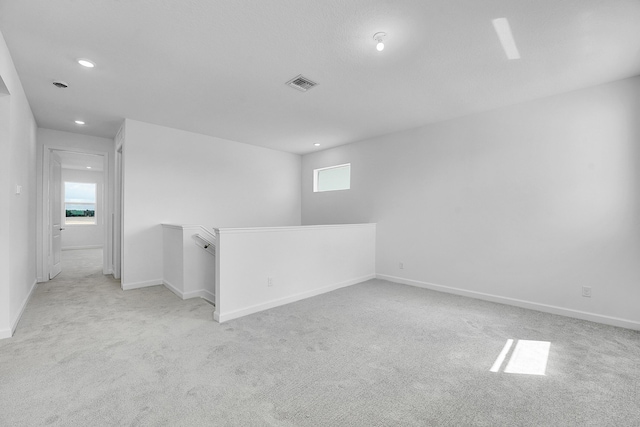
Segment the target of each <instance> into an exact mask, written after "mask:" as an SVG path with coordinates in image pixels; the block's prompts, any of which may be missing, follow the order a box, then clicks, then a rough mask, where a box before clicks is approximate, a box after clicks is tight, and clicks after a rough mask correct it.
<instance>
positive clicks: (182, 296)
mask: <svg viewBox="0 0 640 427" xmlns="http://www.w3.org/2000/svg"><path fill="white" fill-rule="evenodd" d="M162 284H163V285H164V286H165V288H167V289H169V290H170V291H171V292H173V293H174V294H176V295H177V296H178V298H180V299H184V295H183V294H182V292H181V291H179V290H178V288H176V287H175V286H173V284H171V283H170V282H167V281H166V280H163V281H162Z"/></svg>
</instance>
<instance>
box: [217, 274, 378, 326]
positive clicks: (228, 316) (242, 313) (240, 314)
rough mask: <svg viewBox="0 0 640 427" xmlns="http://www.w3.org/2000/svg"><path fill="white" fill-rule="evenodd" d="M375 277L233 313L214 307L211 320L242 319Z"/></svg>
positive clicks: (373, 276)
mask: <svg viewBox="0 0 640 427" xmlns="http://www.w3.org/2000/svg"><path fill="white" fill-rule="evenodd" d="M375 277H376V276H375V274H367V275H366V276H362V277H357V278H355V279H349V280H345V281H344V282H339V283H334V284H332V285H328V286H324V287H322V288H318V289H313V290H310V291H307V292H301V293H299V294H294V295H289V296H287V297H284V298H278V299H274V300H271V301H267V302H264V303H261V304H256V305H252V306H250V307H245V308H241V309H238V310H234V311H231V312H227V313H222V314H220V310H219V308H218V306H217V305H216V310H215V312H214V314H213V318H214V320H216V321H217V322H220V323H223V322H226V321H228V320H232V319H237V318H238V317H243V316H247V315H249V314H253V313H258V312H260V311H264V310H268V309H270V308H275V307H279V306H281V305H285V304H289V303H292V302H296V301H300V300H303V299H306V298H310V297H314V296H316V295H320V294H324V293H327V292H331V291H335V290H336V289H340V288H344V287H347V286H351V285H355V284H357V283H362V282H366V281H367V280H371V279H373V278H375Z"/></svg>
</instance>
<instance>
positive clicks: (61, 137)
mask: <svg viewBox="0 0 640 427" xmlns="http://www.w3.org/2000/svg"><path fill="white" fill-rule="evenodd" d="M37 141H38V156H37V168H36V169H37V186H38V206H37V260H38V262H37V267H38V270H37V271H38V281H39V282H43V281H46V280H48V268H49V267H48V248H49V246H48V230H47V227H46V226H45V224H46V223H47V220H48V214H49V203H48V200H49V193H48V180H49V174H48V170H49V169H48V162H49V150H51V149H56V150H65V151H73V152H78V153H88V154H100V155H104V156H105V158H106V159H107V165H106V169H105V170H104V172H103V175H104V181H105V182H106V185H104V187H103V190H104V197H103V200H104V202H105V205H104V210H105V216H104V217H105V223H104V226H105V227H106V230H105V238H106V240H103V245H104V254H103V256H104V264H105V265H106V266H107V267H106V268H105V269H103V272H104V273H110V272H111V271H110V266H112V265H113V259H112V248H111V243H112V238H111V230H112V227H113V221H112V213H113V197H112V195H113V191H114V188H113V182H114V180H113V179H111V177H113V176H114V175H113V174H114V164H115V162H114V156H115V152H114V142H113V140H112V139H108V138H100V137H97V136H89V135H81V134H77V133H70V132H62V131H57V130H52V129H43V128H38V130H37ZM43 165H47V166H45V167H44V170H46V171H47V172H46V173H44V174H43ZM65 231H66V230H65ZM63 268H64V266H63Z"/></svg>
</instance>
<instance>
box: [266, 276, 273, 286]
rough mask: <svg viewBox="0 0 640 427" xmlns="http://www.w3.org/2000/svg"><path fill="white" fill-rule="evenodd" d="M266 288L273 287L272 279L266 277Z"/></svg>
mask: <svg viewBox="0 0 640 427" xmlns="http://www.w3.org/2000/svg"><path fill="white" fill-rule="evenodd" d="M267 286H273V277H267Z"/></svg>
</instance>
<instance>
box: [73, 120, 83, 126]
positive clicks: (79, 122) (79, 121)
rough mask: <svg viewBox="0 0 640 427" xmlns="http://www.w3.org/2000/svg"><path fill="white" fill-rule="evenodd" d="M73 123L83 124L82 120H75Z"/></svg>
mask: <svg viewBox="0 0 640 427" xmlns="http://www.w3.org/2000/svg"><path fill="white" fill-rule="evenodd" d="M75 123H76V124H77V125H83V124H84V122H83V121H82V120H76V122H75Z"/></svg>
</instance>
